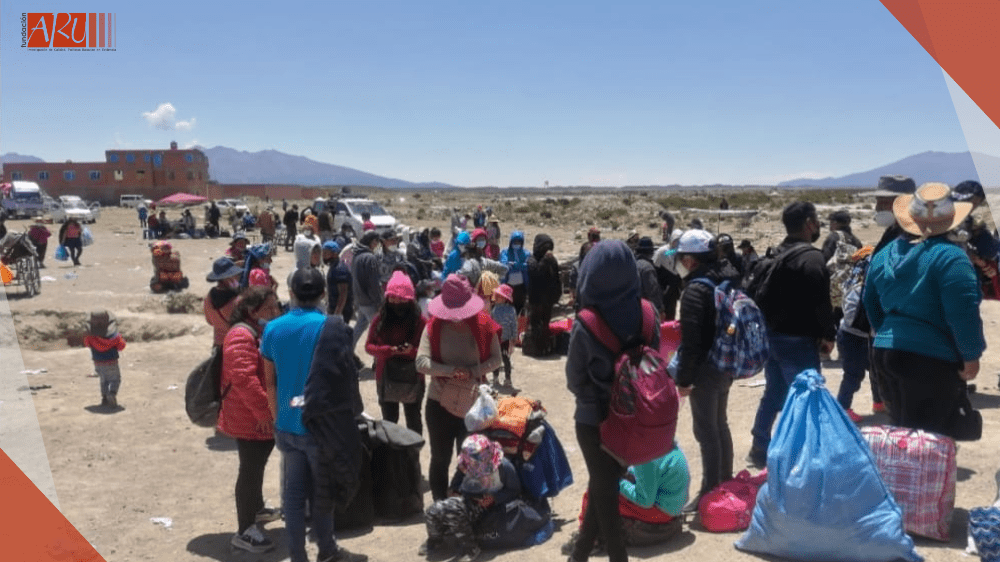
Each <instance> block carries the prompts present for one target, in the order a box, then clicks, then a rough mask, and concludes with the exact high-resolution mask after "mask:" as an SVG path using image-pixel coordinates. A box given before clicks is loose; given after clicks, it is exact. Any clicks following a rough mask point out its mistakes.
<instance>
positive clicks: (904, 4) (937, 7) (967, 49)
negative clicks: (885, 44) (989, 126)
mask: <svg viewBox="0 0 1000 562" xmlns="http://www.w3.org/2000/svg"><path fill="white" fill-rule="evenodd" d="M881 2H882V4H883V5H884V6H885V7H886V8H887V9H888V10H889V11H890V12H891V13H892V15H893V16H895V18H896V19H897V20H899V23H901V24H903V27H905V28H906V30H907V31H909V32H910V35H912V36H913V38H914V39H916V40H917V41H918V42H919V43H920V45H921V46H923V48H924V49H925V50H926V51H927V52H928V53H929V54H930V55H931V56H932V57H934V60H936V61H937V63H938V64H939V65H940V66H941V68H943V69H944V70H945V72H947V73H948V75H949V76H951V78H952V80H954V81H955V83H957V84H958V85H959V86H960V87H961V88H962V90H964V91H965V93H966V94H967V95H968V96H969V97H970V98H972V101H974V102H976V104H977V105H978V106H979V109H981V110H983V113H985V114H986V115H987V116H988V117H989V118H990V119H991V120H992V121H993V123H994V124H995V125H998V126H1000V96H997V95H996V92H997V91H998V90H1000V73H998V72H996V69H997V68H1000V33H998V32H997V29H1000V2H998V1H996V0H993V1H991V2H984V1H983V0H950V1H948V2H942V1H940V0H881Z"/></svg>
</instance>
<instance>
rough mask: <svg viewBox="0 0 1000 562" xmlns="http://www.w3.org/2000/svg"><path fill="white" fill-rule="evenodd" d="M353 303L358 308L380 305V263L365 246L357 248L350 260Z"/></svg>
mask: <svg viewBox="0 0 1000 562" xmlns="http://www.w3.org/2000/svg"><path fill="white" fill-rule="evenodd" d="M351 275H352V276H353V277H354V280H353V282H354V301H355V303H356V304H357V305H358V306H359V307H360V306H379V305H380V304H382V292H383V291H382V262H381V260H379V259H378V256H376V255H375V254H373V253H372V251H371V250H370V249H368V248H367V247H365V246H358V247H357V249H356V250H355V251H354V258H353V259H352V260H351Z"/></svg>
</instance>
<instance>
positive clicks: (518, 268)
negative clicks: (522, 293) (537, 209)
mask: <svg viewBox="0 0 1000 562" xmlns="http://www.w3.org/2000/svg"><path fill="white" fill-rule="evenodd" d="M514 244H519V245H520V246H521V247H520V248H517V249H515V248H514ZM500 263H502V264H504V265H506V266H507V275H505V276H504V278H503V282H504V283H506V284H507V285H510V286H512V287H513V286H515V285H524V284H527V283H528V252H525V251H524V233H523V232H521V231H520V230H515V231H514V232H511V233H510V243H509V244H507V247H506V248H504V249H503V250H501V251H500Z"/></svg>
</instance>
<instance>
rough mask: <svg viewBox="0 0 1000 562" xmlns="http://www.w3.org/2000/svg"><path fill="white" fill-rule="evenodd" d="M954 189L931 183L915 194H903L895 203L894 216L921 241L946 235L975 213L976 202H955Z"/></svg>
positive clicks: (921, 187)
mask: <svg viewBox="0 0 1000 562" xmlns="http://www.w3.org/2000/svg"><path fill="white" fill-rule="evenodd" d="M950 195H951V188H950V187H948V186H947V185H946V184H943V183H937V182H931V183H925V184H923V185H921V186H920V187H919V188H917V192H916V193H914V194H913V195H900V196H899V197H897V198H896V200H895V201H893V202H892V214H893V215H895V216H896V222H898V223H899V226H900V227H902V228H903V230H905V231H906V232H909V233H910V234H914V235H916V236H920V238H921V239H926V238H930V237H932V236H938V235H940V234H944V233H945V232H948V231H949V230H951V229H953V228H955V227H956V226H958V225H959V224H961V222H962V221H964V220H965V217H967V216H969V213H970V212H971V211H972V203H968V202H958V201H952V200H951V197H950Z"/></svg>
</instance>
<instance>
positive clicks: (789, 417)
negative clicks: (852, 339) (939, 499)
mask: <svg viewBox="0 0 1000 562" xmlns="http://www.w3.org/2000/svg"><path fill="white" fill-rule="evenodd" d="M824 382H825V381H824V379H823V377H822V375H820V374H819V373H817V372H816V371H814V370H812V369H810V370H807V371H804V372H802V373H800V374H799V375H798V376H797V377H796V378H795V381H794V382H793V383H792V386H791V387H790V388H789V390H788V398H787V399H786V401H785V405H784V408H783V410H782V414H781V418H780V419H779V420H778V424H777V427H776V429H775V432H774V437H773V438H772V440H771V445H770V447H769V448H768V451H767V481H766V482H765V483H764V484H763V486H761V488H760V491H759V492H758V494H757V503H756V506H755V507H754V510H753V517H752V519H751V521H750V527H749V528H748V529H747V531H746V532H745V533H744V534H743V535H742V536H741V537H740V538H739V540H737V541H736V548H738V549H740V550H745V551H749V552H756V553H761V554H771V555H774V556H779V557H783V558H789V559H792V560H807V561H817V562H818V561H823V562H889V561H890V560H905V561H908V562H920V561H922V560H923V558H922V557H921V556H920V555H919V554H917V552H916V550H915V548H914V545H913V539H911V538H910V537H909V535H907V534H906V531H905V530H904V527H903V522H904V518H903V510H902V508H900V506H899V504H898V503H897V502H896V500H895V499H894V498H893V494H892V492H891V490H890V489H889V487H888V486H886V484H885V482H884V481H883V480H882V477H881V476H880V474H879V469H878V463H877V461H876V459H875V456H874V455H873V454H872V450H871V448H870V447H869V445H868V443H867V442H866V440H865V438H864V437H863V436H862V434H861V432H860V431H859V430H858V428H857V426H856V425H855V424H854V423H853V422H852V421H851V420H850V418H848V417H847V413H846V412H845V411H844V409H843V408H842V407H841V406H840V404H838V403H837V401H836V400H835V399H834V398H833V396H831V395H830V393H829V391H827V390H826V388H825V387H824Z"/></svg>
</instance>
